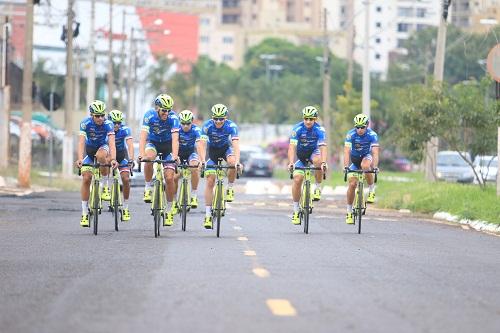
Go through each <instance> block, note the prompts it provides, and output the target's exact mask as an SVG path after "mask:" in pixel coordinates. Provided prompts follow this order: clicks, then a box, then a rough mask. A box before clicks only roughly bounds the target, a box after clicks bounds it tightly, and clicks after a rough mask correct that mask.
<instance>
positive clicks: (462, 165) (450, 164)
mask: <svg viewBox="0 0 500 333" xmlns="http://www.w3.org/2000/svg"><path fill="white" fill-rule="evenodd" d="M462 154H463V155H464V156H465V157H466V158H467V159H469V160H470V155H469V153H465V152H464V153H462ZM436 176H437V179H438V180H444V181H449V182H459V183H472V181H473V180H474V172H473V171H472V168H471V166H470V165H469V164H467V162H465V160H464V159H463V158H462V157H461V156H460V154H459V153H458V152H456V151H440V152H439V153H438V154H437V166H436Z"/></svg>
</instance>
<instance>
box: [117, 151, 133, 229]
mask: <svg viewBox="0 0 500 333" xmlns="http://www.w3.org/2000/svg"><path fill="white" fill-rule="evenodd" d="M118 169H119V170H120V177H121V179H122V184H123V213H122V220H123V221H128V220H130V211H129V209H128V199H129V197H130V169H129V167H128V160H127V159H125V158H124V159H123V160H121V162H120V166H119V167H118Z"/></svg>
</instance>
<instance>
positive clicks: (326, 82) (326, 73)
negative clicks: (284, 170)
mask: <svg viewBox="0 0 500 333" xmlns="http://www.w3.org/2000/svg"><path fill="white" fill-rule="evenodd" d="M327 18H328V11H327V10H326V8H325V9H324V10H323V32H324V37H323V114H324V117H325V131H326V135H327V140H328V141H327V147H328V149H329V151H330V152H332V151H333V149H331V146H330V142H331V141H330V138H331V131H330V129H331V120H330V48H329V45H328V44H329V43H328V42H329V39H328V27H327V24H326V23H327ZM329 155H330V154H329ZM329 157H330V156H328V159H329Z"/></svg>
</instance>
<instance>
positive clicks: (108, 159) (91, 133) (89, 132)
mask: <svg viewBox="0 0 500 333" xmlns="http://www.w3.org/2000/svg"><path fill="white" fill-rule="evenodd" d="M89 112H90V116H89V117H87V118H85V119H83V120H82V122H81V123H80V137H79V139H78V159H77V160H76V166H77V167H78V168H81V173H82V186H81V190H80V192H81V196H82V219H81V220H80V225H81V226H82V227H89V226H90V224H89V196H90V182H91V181H92V167H89V166H82V164H93V163H94V157H96V159H97V162H98V163H101V164H109V163H111V165H112V167H113V168H116V167H117V166H118V163H117V162H116V149H115V131H114V130H113V123H112V122H111V121H109V120H106V119H105V117H106V105H105V104H104V103H103V102H102V101H99V100H95V101H93V102H92V103H91V104H90V105H89ZM84 153H86V156H85V158H84ZM108 173H109V169H108V168H107V167H103V168H101V174H102V175H103V177H102V178H101V184H100V189H101V190H102V191H103V193H102V196H101V198H102V199H104V198H105V194H107V196H106V197H107V200H109V199H110V192H109V187H108V186H107V185H106V187H104V184H103V181H104V179H105V178H107V175H108ZM103 187H104V189H103ZM105 189H106V191H105Z"/></svg>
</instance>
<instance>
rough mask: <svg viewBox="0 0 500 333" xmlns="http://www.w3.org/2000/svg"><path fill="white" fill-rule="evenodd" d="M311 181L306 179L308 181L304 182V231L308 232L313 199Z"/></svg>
mask: <svg viewBox="0 0 500 333" xmlns="http://www.w3.org/2000/svg"><path fill="white" fill-rule="evenodd" d="M310 190H311V183H309V181H306V183H305V184H304V193H303V194H302V195H304V203H305V205H304V232H305V233H306V234H308V233H309V214H310V212H311V211H310V208H311V207H310V204H311V203H310V201H311V198H310V196H311V192H310Z"/></svg>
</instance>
